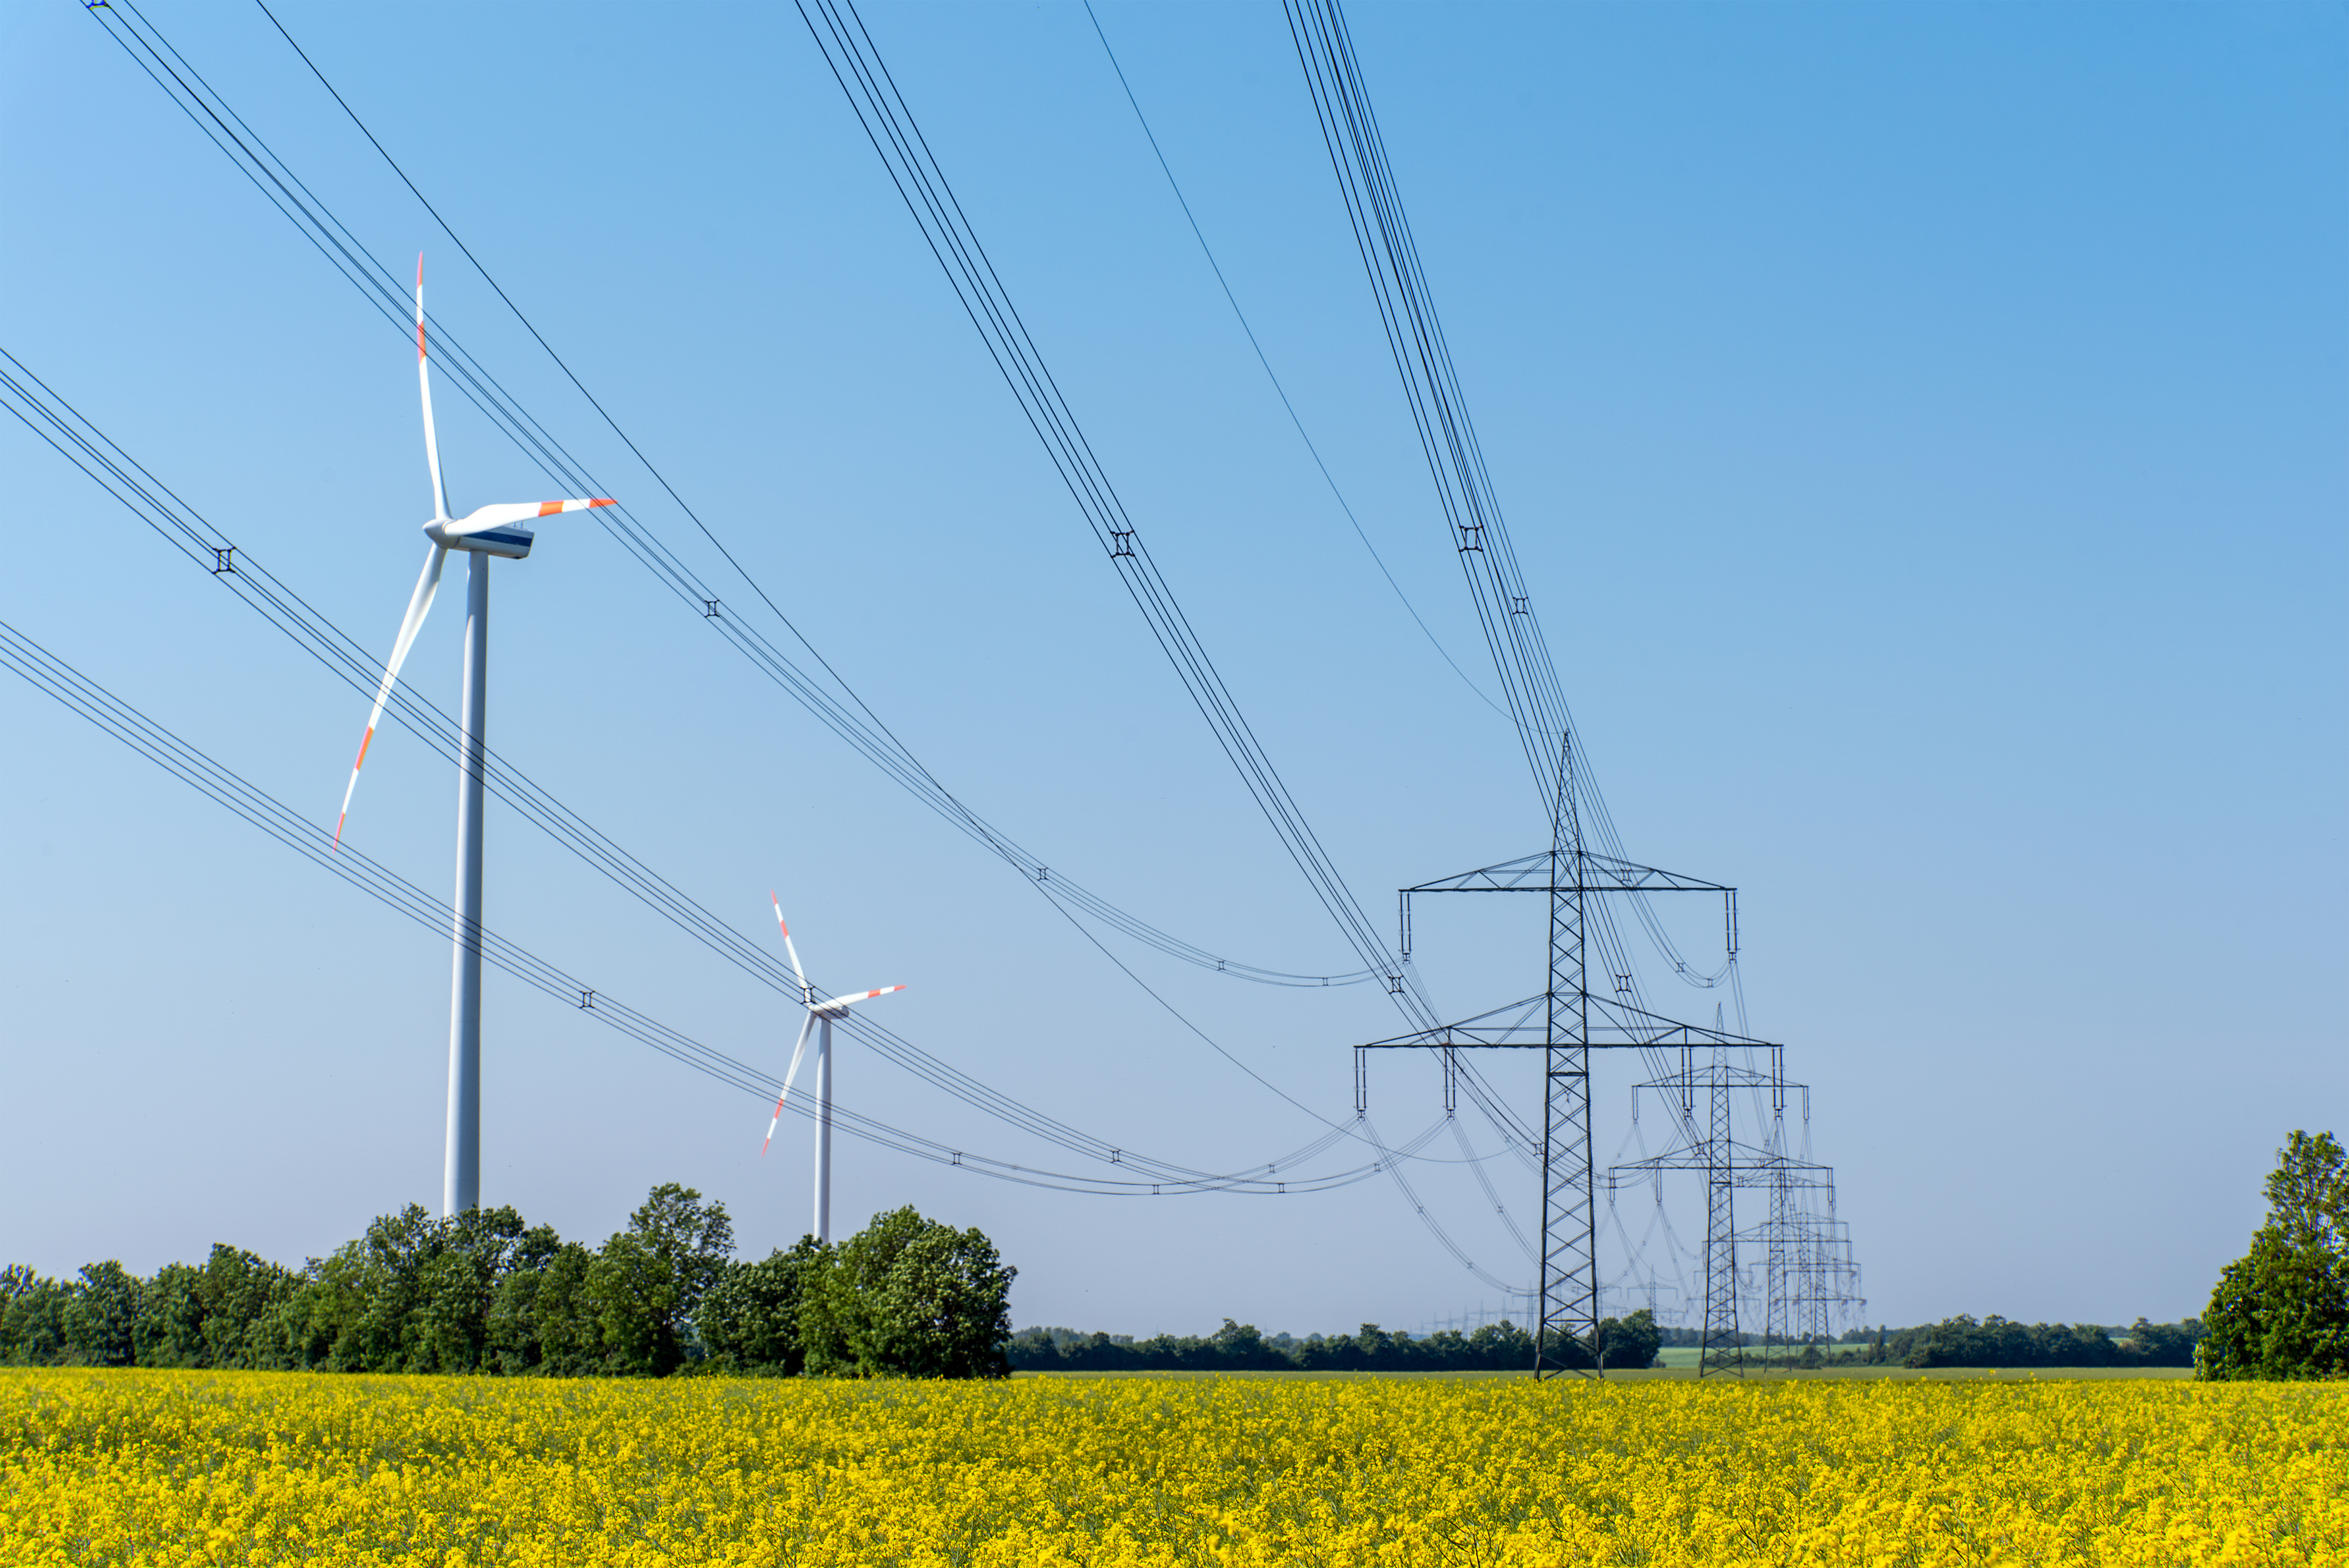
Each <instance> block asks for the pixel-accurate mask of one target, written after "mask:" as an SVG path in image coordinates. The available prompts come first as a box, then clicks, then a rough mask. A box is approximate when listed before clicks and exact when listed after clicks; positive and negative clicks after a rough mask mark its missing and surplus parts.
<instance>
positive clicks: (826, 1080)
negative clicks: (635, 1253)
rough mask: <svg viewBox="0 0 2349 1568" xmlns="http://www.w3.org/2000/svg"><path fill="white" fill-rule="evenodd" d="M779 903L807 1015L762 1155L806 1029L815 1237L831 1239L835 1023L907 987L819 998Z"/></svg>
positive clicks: (796, 1071)
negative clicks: (810, 1049)
mask: <svg viewBox="0 0 2349 1568" xmlns="http://www.w3.org/2000/svg"><path fill="white" fill-rule="evenodd" d="M767 897H768V898H770V899H771V900H772V901H773V903H774V906H775V924H776V926H777V927H778V928H780V929H781V931H782V933H783V951H784V952H785V953H786V954H788V955H789V956H790V958H791V961H792V979H793V980H795V981H799V983H800V1006H801V1007H802V1009H804V1010H805V1011H806V1012H807V1017H806V1018H804V1019H802V1021H801V1023H800V1037H799V1040H798V1042H797V1044H793V1045H792V1064H791V1068H790V1070H789V1071H787V1072H786V1073H784V1075H783V1092H782V1093H781V1094H780V1095H778V1096H775V1115H774V1117H773V1119H772V1120H771V1121H769V1122H768V1123H767V1141H766V1143H762V1144H761V1145H760V1146H759V1152H760V1154H761V1155H764V1154H765V1153H766V1152H767V1149H768V1147H769V1145H771V1144H772V1143H773V1142H774V1141H775V1127H776V1126H777V1124H779V1123H780V1122H781V1120H782V1119H783V1102H784V1101H785V1100H788V1099H790V1098H791V1097H792V1079H794V1078H796V1077H798V1076H799V1075H800V1058H801V1057H802V1056H803V1055H805V1054H807V1042H808V1031H810V1030H813V1031H815V1037H816V1045H815V1239H816V1240H817V1241H831V1240H832V1021H833V1019H835V1018H845V1017H847V1016H848V1010H849V1009H850V1008H852V1007H854V1006H855V1005H856V1004H857V1003H858V1002H870V1001H872V1000H873V999H874V997H876V996H886V995H888V994H889V993H890V992H893V991H903V990H905V987H904V986H902V985H885V986H883V987H882V988H881V989H880V990H878V991H860V992H854V993H853V994H851V995H848V996H835V997H831V998H829V999H827V1000H825V1001H823V1002H818V1001H817V1000H816V999H815V992H814V990H813V988H812V987H811V986H810V985H809V984H808V982H807V971H805V970H802V968H800V950H799V949H797V948H795V947H793V946H792V928H791V927H790V926H789V925H788V924H787V923H785V921H784V919H783V901H782V900H781V898H775V896H774V894H772V893H769V894H768V895H767Z"/></svg>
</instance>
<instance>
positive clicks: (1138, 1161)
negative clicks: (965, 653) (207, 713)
mask: <svg viewBox="0 0 2349 1568" xmlns="http://www.w3.org/2000/svg"><path fill="white" fill-rule="evenodd" d="M0 665H5V667H6V668H8V669H9V670H13V671H14V672H15V673H16V674H17V675H19V676H21V677H23V678H24V680H26V682H27V683H28V684H30V685H31V686H33V687H34V689H35V690H36V691H41V692H43V693H44V694H46V695H47V696H49V697H51V698H54V699H55V700H56V701H57V702H58V703H60V704H61V705H62V706H64V707H65V708H66V709H67V710H68V711H72V712H74V713H76V714H78V715H79V716H80V717H82V718H84V719H86V720H88V721H89V722H91V723H92V724H95V725H96V726H98V728H99V729H101V730H103V731H105V732H107V733H108V734H110V735H112V736H113V737H114V738H115V739H117V740H119V741H120V742H123V743H124V744H125V745H127V746H129V747H130V748H131V749H132V750H133V751H136V752H138V753H140V755H142V756H144V757H146V758H148V760H150V762H153V763H155V764H156V765H157V766H159V767H160V768H162V769H163V770H164V771H165V772H167V773H169V774H171V775H172V776H174V777H175V778H178V779H179V780H181V782H182V783H184V784H188V785H190V786H191V787H192V788H194V789H195V790H197V791H198V792H199V793H201V794H204V795H206V796H207V797H209V798H210V799H212V800H213V801H214V802H216V803H218V804H219V805H222V806H224V807H226V808H227V809H228V810H229V811H231V812H233V813H234V814H235V815H238V816H241V817H243V819H244V820H245V821H246V822H248V823H250V824H252V825H253V826H254V827H257V828H259V829H260V830H261V831H262V832H263V833H265V834H267V835H268V836H270V837H272V838H274V839H275V840H276V841H277V842H278V843H280V844H282V845H284V846H285V847H287V848H289V849H291V850H293V851H294V852H295V854H297V855H299V856H301V857H303V858H305V859H306V860H308V861H309V862H310V863H311V864H312V865H314V866H316V867H320V868H321V869H323V870H326V871H329V872H332V873H333V874H334V875H336V876H337V877H341V878H343V880H345V881H346V882H348V883H349V884H351V886H353V887H355V888H357V889H358V890H359V891H361V892H363V893H365V894H367V896H368V897H370V898H375V899H377V900H378V902H380V903H382V904H384V905H386V906H387V907H388V908H389V909H393V910H394V911H396V912H397V913H398V914H400V915H402V916H405V917H406V918H408V919H411V920H414V921H416V922H417V923H418V924H419V925H421V926H423V927H425V928H426V929H429V930H432V931H435V932H440V931H445V930H447V929H450V920H451V911H450V906H449V904H448V902H447V900H445V899H442V898H436V897H435V896H433V895H432V894H429V893H427V892H426V891H424V889H422V888H419V887H417V886H416V885H415V884H414V883H412V882H410V881H409V880H407V879H406V878H405V877H401V876H399V875H398V873H397V872H394V871H392V870H391V869H390V868H389V867H386V866H384V865H382V864H381V863H379V862H378V861H376V860H374V859H372V858H370V857H368V856H367V855H366V854H365V853H364V852H363V851H361V850H358V849H357V848H354V847H352V846H349V845H344V846H341V847H340V848H339V849H338V848H337V847H336V845H335V843H334V839H333V836H332V835H330V834H329V833H328V832H327V831H326V829H325V828H323V827H321V826H318V825H317V824H316V823H313V822H311V821H309V820H308V819H307V818H306V817H305V816H304V815H302V814H301V813H298V812H296V811H295V810H294V809H293V808H291V807H290V806H287V805H285V803H283V802H282V801H279V800H277V799H276V798H275V797H274V796H273V795H270V794H267V793H266V792H265V791H264V790H262V789H260V788H259V787H258V786H256V785H254V784H251V783H250V782H248V781H247V780H245V779H244V778H243V777H242V776H241V775H239V774H236V773H234V772H233V771H232V770H231V769H229V768H227V767H224V766H222V764H221V763H218V762H215V761H214V760H213V759H212V757H210V756H208V755H207V754H205V753H203V752H202V751H201V750H199V749H198V748H196V747H195V746H193V745H191V744H190V743H189V742H186V741H184V740H182V739H181V738H180V737H179V736H178V735H175V734H173V733H172V732H171V731H169V730H167V729H165V728H164V727H163V726H162V725H160V724H159V723H157V722H154V721H153V720H151V719H150V718H148V717H147V716H146V715H145V714H143V713H140V711H138V710H137V709H135V708H132V707H131V706H130V705H129V703H127V702H124V701H122V700H121V699H120V698H119V697H116V696H115V695H114V694H113V693H111V692H109V691H107V690H106V689H105V688H104V687H102V686H100V685H98V683H97V682H96V681H94V680H90V679H89V678H88V677H87V676H85V675H83V674H82V673H80V672H79V671H78V670H75V669H74V668H73V667H72V666H70V665H68V664H67V663H66V662H65V661H64V660H63V659H58V658H57V656H56V655H54V654H52V653H50V652H49V651H48V650H47V649H44V648H42V647H41V646H40V645H39V644H37V643H36V642H34V641H33V640H32V639H30V638H27V637H26V636H25V635H24V634H23V633H22V632H20V631H18V630H16V628H14V627H12V626H9V625H8V624H7V623H5V622H0ZM480 932H481V947H482V956H483V957H484V958H486V959H487V960H488V961H490V962H492V963H493V964H495V965H497V966H498V967H499V968H500V969H502V970H504V971H506V972H507V973H509V974H511V975H512V976H513V977H514V978H515V979H517V980H520V981H523V983H524V984H526V985H528V986H530V987H532V988H533V990H536V991H538V992H543V994H545V995H546V996H548V997H551V998H553V999H554V1000H555V1001H557V1002H564V1003H565V1004H567V1005H569V1006H572V1007H574V1008H575V1009H577V1010H579V1011H582V1012H588V1013H591V1014H593V1015H594V1017H595V1020H596V1021H597V1022H598V1023H603V1024H605V1025H606V1026H608V1027H610V1028H612V1029H616V1030H617V1031H619V1032H620V1033H623V1034H626V1035H627V1036H628V1037H629V1038H631V1039H633V1040H636V1041H638V1042H639V1043H641V1044H646V1045H648V1046H650V1047H651V1048H652V1049H654V1050H655V1051H657V1052H659V1053H661V1054H663V1055H666V1056H668V1057H671V1058H673V1059H675V1060H676V1061H678V1062H681V1063H683V1064H685V1065H687V1066H688V1067H691V1068H693V1069H694V1070H695V1071H696V1072H698V1073H701V1074H704V1075H707V1076H709V1077H711V1078H714V1079H716V1080H717V1081H718V1082H719V1083H722V1084H725V1085H729V1086H730V1087H732V1088H736V1089H740V1090H741V1091H742V1092H743V1093H745V1094H747V1095H750V1096H754V1097H756V1098H758V1099H759V1100H760V1101H761V1102H762V1103H763V1102H764V1100H765V1099H766V1098H767V1097H768V1096H772V1095H774V1094H775V1093H776V1092H777V1091H778V1090H779V1089H780V1088H781V1083H780V1081H779V1080H777V1079H776V1078H774V1077H773V1076H772V1075H770V1074H768V1073H766V1072H764V1071H763V1070H761V1069H760V1068H757V1067H754V1066H752V1065H750V1064H748V1063H746V1062H743V1061H741V1060H740V1059H739V1058H736V1057H734V1056H730V1055H729V1054H726V1053H724V1052H722V1051H719V1050H718V1049H716V1048H715V1047H713V1046H709V1045H706V1044H702V1043H701V1042H699V1041H698V1040H695V1039H693V1038H692V1037H691V1036H689V1035H687V1034H685V1033H681V1032H679V1031H678V1030H675V1029H672V1028H670V1027H669V1026H667V1024H665V1023H661V1022H660V1021H658V1020H657V1019H655V1018H653V1017H652V1016H651V1015H650V1014H648V1013H646V1012H640V1011H639V1010H637V1009H636V1008H633V1007H630V1006H628V1005H627V1004H626V1003H625V1002H620V1001H619V1000H618V999H616V997H614V996H612V995H611V994H610V993H609V992H604V991H600V990H597V989H595V988H593V987H590V986H588V985H586V984H585V983H584V981H582V980H581V978H580V977H579V976H577V975H574V974H572V973H570V972H569V971H565V970H563V969H561V968H559V967H557V966H556V965H554V964H553V963H550V962H548V961H545V960H543V959H542V958H540V957H539V956H538V955H536V954H535V953H533V952H531V951H530V950H528V949H525V948H523V947H522V946H521V945H520V944H518V943H515V942H512V941H509V940H506V939H504V938H503V937H501V936H499V935H498V934H497V933H496V932H495V931H492V930H491V929H488V928H487V927H481V928H480ZM869 1043H870V1042H869V1041H868V1044H869ZM940 1086H942V1087H947V1088H948V1089H949V1092H953V1093H958V1094H959V1093H960V1092H961V1091H960V1090H959V1089H957V1088H956V1087H955V1086H953V1085H940ZM999 1099H1000V1100H1001V1103H1002V1104H1003V1105H1005V1106H1016V1105H1017V1102H1013V1101H1009V1099H1008V1098H1006V1097H1000V1096H999ZM797 1108H798V1110H799V1113H800V1115H801V1116H813V1115H814V1114H815V1112H814V1111H813V1109H812V1106H810V1104H809V1102H808V1100H807V1099H806V1097H805V1096H802V1099H801V1100H800V1101H799V1102H798V1104H797ZM982 1108H988V1107H982ZM1019 1108H1020V1109H1021V1110H1024V1109H1025V1107H1019ZM996 1114H998V1115H999V1116H1002V1119H1004V1120H1005V1121H1007V1122H1009V1124H1010V1125H1012V1126H1014V1127H1020V1128H1021V1129H1022V1130H1025V1131H1028V1132H1030V1133H1034V1134H1036V1135H1037V1136H1040V1137H1046V1138H1048V1139H1050V1141H1052V1142H1054V1143H1057V1144H1059V1145H1061V1147H1065V1148H1068V1149H1071V1151H1073V1152H1076V1153H1079V1154H1089V1155H1096V1156H1097V1157H1103V1158H1108V1159H1109V1163H1112V1164H1117V1165H1120V1166H1123V1167H1124V1168H1128V1169H1131V1170H1133V1172H1135V1175H1134V1176H1133V1178H1131V1179H1106V1178H1100V1177H1086V1176H1077V1175H1072V1174H1070V1173H1068V1172H1063V1171H1053V1170H1046V1169H1040V1168H1036V1167H1032V1166H1024V1165H1019V1164H1015V1163H1013V1162H1011V1161H1009V1160H1003V1159H998V1158H993V1157H991V1156H988V1155H982V1154H979V1153H978V1152H976V1151H974V1150H970V1149H966V1148H957V1147H954V1146H953V1145H951V1144H947V1143H942V1142H939V1141H938V1140H936V1139H935V1138H929V1137H922V1136H921V1135H919V1134H916V1133H911V1132H907V1131H905V1129H903V1128H900V1127H892V1126H891V1125H889V1124H888V1123H886V1122H884V1121H881V1120H879V1119H877V1118H875V1117H873V1116H864V1115H862V1114H860V1113H858V1112H856V1111H854V1110H851V1109H849V1108H847V1107H845V1106H840V1105H838V1104H836V1103H835V1104H834V1106H833V1115H834V1116H836V1117H838V1118H840V1119H841V1120H842V1121H843V1123H845V1125H846V1126H847V1127H848V1128H849V1130H850V1131H852V1132H854V1133H855V1134H856V1135H857V1136H858V1137H863V1138H865V1139H866V1140H868V1141H870V1142H872V1143H874V1144H876V1145H878V1146H880V1147H885V1148H889V1149H893V1150H895V1151H896V1152H898V1153H900V1154H907V1155H912V1156H914V1157H915V1158H919V1159H926V1160H929V1161H932V1162H933V1163H935V1164H939V1165H949V1166H956V1167H959V1168H964V1169H967V1170H969V1171H971V1172H972V1173H974V1174H976V1175H980V1176H988V1177H993V1178H995V1179H999V1180H1006V1181H1016V1182H1019V1183H1022V1184H1024V1185H1028V1186H1038V1187H1049V1188H1052V1189H1056V1190H1060V1191H1069V1192H1081V1193H1090V1194H1094V1195H1100V1196H1112V1197H1139V1196H1143V1195H1144V1194H1145V1193H1147V1194H1149V1195H1153V1196H1171V1195H1176V1194H1181V1193H1189V1192H1242V1193H1251V1194H1259V1195H1267V1196H1270V1195H1278V1194H1282V1193H1285V1192H1290V1191H1294V1192H1299V1193H1307V1192H1320V1191H1327V1190H1330V1189H1333V1188H1338V1187H1345V1186H1350V1185H1352V1184H1353V1183H1355V1182H1358V1181H1364V1180H1368V1179H1371V1177H1373V1176H1375V1175H1377V1174H1378V1173H1379V1171H1380V1169H1381V1167H1382V1166H1383V1165H1384V1164H1385V1162H1386V1161H1387V1160H1388V1159H1389V1158H1412V1157H1413V1156H1415V1155H1417V1153H1418V1150H1419V1149H1420V1148H1422V1147H1425V1146H1426V1145H1427V1144H1428V1143H1429V1142H1430V1141H1432V1140H1433V1138H1434V1137H1435V1136H1436V1135H1437V1134H1438V1133H1439V1132H1440V1131H1441V1130H1442V1128H1443V1126H1444V1124H1443V1122H1442V1121H1441V1120H1438V1121H1437V1122H1435V1123H1433V1124H1432V1125H1431V1126H1430V1127H1428V1128H1427V1129H1426V1130H1425V1131H1423V1132H1422V1133H1420V1134H1419V1135H1418V1136H1417V1137H1414V1138H1413V1139H1411V1140H1409V1141H1408V1142H1406V1143H1404V1144H1402V1145H1400V1146H1397V1147H1396V1148H1395V1150H1394V1151H1393V1153H1392V1155H1390V1154H1385V1153H1382V1154H1381V1157H1380V1158H1379V1159H1377V1160H1373V1161H1371V1163H1370V1164H1367V1165H1361V1166H1356V1167H1352V1168H1348V1169H1344V1170H1339V1171H1333V1172H1328V1173H1324V1174H1321V1175H1303V1174H1293V1175H1290V1176H1288V1177H1285V1178H1284V1177H1281V1176H1280V1175H1279V1174H1278V1173H1279V1172H1281V1171H1284V1170H1286V1171H1294V1170H1295V1169H1296V1168H1297V1167H1298V1166H1300V1165H1302V1164H1305V1163H1306V1162H1308V1161H1309V1160H1311V1159H1313V1158H1317V1157H1318V1156H1319V1155H1321V1154H1323V1153H1326V1152H1327V1151H1328V1150H1329V1149H1330V1148H1331V1147H1335V1146H1336V1145H1337V1144H1339V1143H1340V1142H1341V1141H1343V1140H1344V1139H1345V1138H1346V1137H1348V1136H1349V1135H1348V1129H1347V1128H1346V1127H1343V1126H1342V1125H1340V1126H1333V1127H1330V1128H1329V1129H1328V1130H1326V1131H1324V1132H1323V1133H1322V1134H1321V1135H1320V1136H1319V1137H1316V1138H1314V1139H1313V1140H1312V1141H1310V1142H1309V1143H1307V1144H1306V1145H1304V1146H1303V1147H1300V1148H1298V1149H1295V1150H1293V1151H1291V1152H1289V1153H1288V1154H1286V1155H1283V1156H1281V1157H1279V1158H1277V1159H1274V1160H1270V1161H1267V1162H1265V1163H1264V1164H1262V1165H1260V1166H1258V1165H1251V1166H1248V1167H1247V1168H1243V1169H1240V1170H1237V1171H1228V1172H1209V1171H1200V1170H1193V1169H1191V1168H1187V1167H1183V1166H1178V1165H1174V1164H1171V1163H1168V1162H1166V1161H1164V1160H1159V1159H1155V1158H1152V1157H1150V1156H1148V1155H1145V1154H1143V1153H1141V1152H1139V1151H1136V1150H1132V1149H1123V1148H1118V1147H1112V1146H1110V1145H1107V1144H1105V1143H1101V1142H1099V1141H1098V1140H1093V1139H1090V1138H1088V1137H1085V1136H1084V1135H1081V1134H1077V1133H1075V1132H1074V1130H1073V1129H1071V1128H1068V1127H1063V1126H1061V1124H1058V1123H1053V1122H1051V1121H1050V1120H1049V1118H1041V1117H1039V1116H1035V1114H1034V1113H1029V1114H1028V1115H1027V1116H1014V1115H1006V1114H1004V1112H1003V1111H1002V1110H1000V1109H999V1110H998V1111H997V1113H996Z"/></svg>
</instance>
